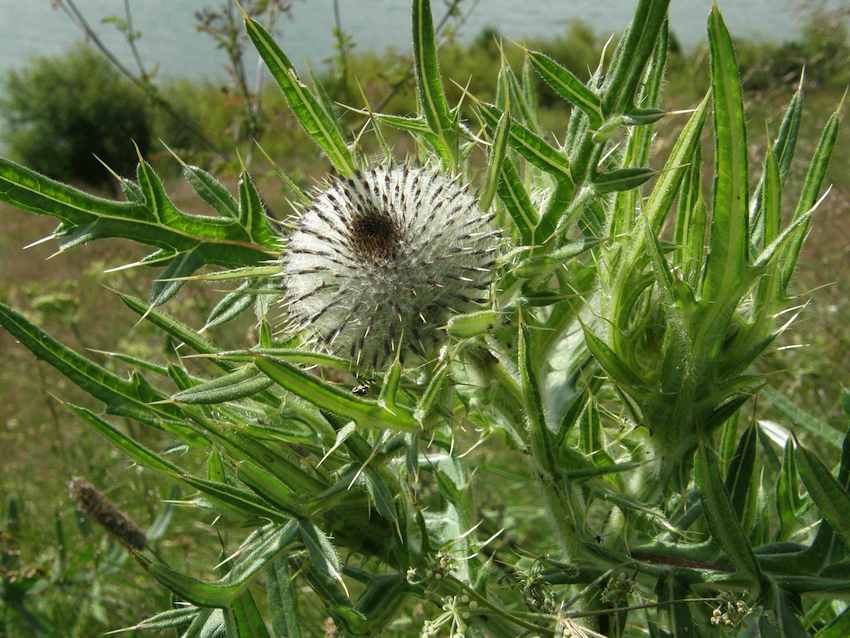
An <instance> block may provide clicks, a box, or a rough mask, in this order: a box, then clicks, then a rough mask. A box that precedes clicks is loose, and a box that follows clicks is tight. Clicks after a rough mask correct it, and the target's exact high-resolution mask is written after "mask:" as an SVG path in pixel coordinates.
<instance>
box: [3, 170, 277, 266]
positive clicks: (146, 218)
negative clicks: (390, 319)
mask: <svg viewBox="0 0 850 638" xmlns="http://www.w3.org/2000/svg"><path fill="white" fill-rule="evenodd" d="M139 166H140V172H139V174H140V176H142V178H143V179H144V183H143V184H142V186H143V187H142V188H141V189H140V190H141V192H142V194H143V196H144V201H129V202H119V201H114V200H109V199H104V198H102V197H96V196H94V195H89V194H88V193H85V192H83V191H81V190H78V189H76V188H72V187H71V186H66V185H65V184H61V183H59V182H57V181H55V180H52V179H49V178H47V177H45V176H43V175H40V174H38V173H36V172H35V171H31V170H29V169H27V168H24V167H23V166H19V165H18V164H15V163H14V162H10V161H9V160H5V159H0V200H1V201H4V202H7V203H9V204H12V205H13V206H15V207H17V208H20V209H22V210H26V211H29V212H32V213H36V214H40V215H49V216H51V217H55V218H57V219H59V220H60V221H61V222H62V226H61V230H60V232H59V235H57V236H62V235H65V236H68V237H69V238H70V239H71V240H72V241H69V242H68V243H66V244H65V246H66V248H67V247H70V246H73V245H78V244H80V243H83V242H84V241H90V240H94V239H101V238H106V237H121V238H126V239H131V240H133V241H136V242H138V243H141V244H147V245H151V246H156V247H157V248H161V249H163V250H164V251H165V252H163V253H160V254H159V255H158V258H157V262H158V263H159V264H160V265H163V264H164V263H167V262H168V261H170V260H171V259H173V258H174V257H175V256H177V255H182V254H185V253H188V252H189V251H192V250H194V249H199V252H198V255H199V256H200V257H202V258H203V263H209V264H217V265H220V266H225V267H228V268H234V267H241V266H247V265H253V264H257V263H259V262H261V261H264V260H266V259H268V258H269V257H270V256H273V255H274V252H275V248H274V246H273V245H272V244H267V245H263V244H258V243H255V242H253V241H252V239H251V237H250V236H249V234H248V233H247V232H246V230H245V229H244V228H243V227H242V226H241V225H240V224H239V221H238V220H236V219H233V218H230V217H208V216H200V215H188V214H186V213H183V212H182V211H180V210H178V209H177V208H176V207H175V206H174V204H173V203H172V202H171V200H169V199H168V197H167V195H166V194H165V191H164V189H163V187H162V183H161V182H160V181H159V178H158V177H157V176H156V174H155V173H154V172H153V169H151V168H150V166H149V165H148V164H147V163H146V162H142V163H141V164H140V165H139Z"/></svg>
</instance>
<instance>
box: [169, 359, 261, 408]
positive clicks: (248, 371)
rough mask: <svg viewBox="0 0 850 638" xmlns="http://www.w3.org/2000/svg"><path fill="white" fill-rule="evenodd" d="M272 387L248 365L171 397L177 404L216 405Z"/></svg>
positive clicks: (258, 372) (259, 373)
mask: <svg viewBox="0 0 850 638" xmlns="http://www.w3.org/2000/svg"><path fill="white" fill-rule="evenodd" d="M271 385H272V381H271V379H269V378H268V377H266V376H265V375H264V374H262V373H261V372H260V371H259V370H257V369H256V368H255V367H254V366H251V365H248V366H245V367H243V368H240V369H239V370H235V371H233V372H231V373H229V374H226V375H224V376H221V377H218V378H216V379H212V380H210V381H207V382H205V383H201V384H199V385H196V386H193V387H191V388H189V389H188V390H183V391H182V392H178V393H177V394H175V395H173V396H172V397H171V399H172V401H177V402H178V403H200V404H216V403H225V402H227V401H235V400H237V399H242V398H245V397H251V396H254V395H255V394H257V393H258V392H261V391H263V390H265V389H266V388H268V387H269V386H271Z"/></svg>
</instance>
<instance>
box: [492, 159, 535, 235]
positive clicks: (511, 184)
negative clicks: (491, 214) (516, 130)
mask: <svg viewBox="0 0 850 638" xmlns="http://www.w3.org/2000/svg"><path fill="white" fill-rule="evenodd" d="M496 190H497V192H498V194H499V199H500V200H501V202H502V203H503V204H504V205H505V208H506V209H507V211H508V213H509V214H510V216H511V219H513V222H514V225H516V227H517V230H518V231H519V235H520V241H521V242H522V244H523V245H526V246H527V245H530V244H532V243H534V227H535V226H537V220H538V214H537V210H536V209H535V208H534V204H532V203H531V197H529V195H528V191H526V190H525V186H523V185H522V180H521V179H520V176H519V173H518V172H517V169H516V167H515V166H514V163H513V162H512V161H511V159H510V158H509V157H505V159H504V161H503V162H502V170H501V176H500V177H499V186H498V188H497V189H496Z"/></svg>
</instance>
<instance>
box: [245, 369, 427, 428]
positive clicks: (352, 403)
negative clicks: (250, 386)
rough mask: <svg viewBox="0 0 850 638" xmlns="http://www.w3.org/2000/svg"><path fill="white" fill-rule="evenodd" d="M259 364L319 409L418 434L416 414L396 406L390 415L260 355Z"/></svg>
mask: <svg viewBox="0 0 850 638" xmlns="http://www.w3.org/2000/svg"><path fill="white" fill-rule="evenodd" d="M255 365H256V366H257V367H258V368H259V369H260V370H262V371H263V372H264V373H265V374H267V375H268V376H269V378H271V379H272V380H273V381H274V382H275V383H277V384H278V385H280V386H281V387H282V388H284V389H286V390H288V391H290V392H292V393H293V394H296V395H298V396H300V397H301V398H302V399H304V400H306V401H309V402H310V403H312V404H313V405H316V406H317V407H320V408H322V409H324V410H328V411H330V412H333V413H334V414H337V415H339V416H341V417H344V418H347V419H352V420H354V421H356V422H357V423H359V424H361V425H367V426H371V427H378V428H384V427H388V428H391V429H396V430H401V431H414V430H416V429H417V428H418V425H417V423H416V420H415V419H414V418H413V414H412V413H411V412H410V411H409V410H407V409H406V408H403V407H402V406H396V410H395V411H394V412H390V411H389V410H387V409H386V408H383V407H381V406H380V405H378V404H377V403H376V402H374V401H369V400H366V399H360V398H358V397H355V396H353V395H351V394H349V393H346V392H343V391H342V390H340V389H339V388H337V387H335V386H332V385H330V384H328V383H326V382H324V381H322V380H321V379H319V378H317V377H315V376H313V375H311V374H307V373H306V372H302V371H301V370H299V369H298V368H296V367H295V366H293V365H292V364H289V363H286V362H285V361H279V360H275V359H272V358H268V357H262V356H257V357H256V359H255Z"/></svg>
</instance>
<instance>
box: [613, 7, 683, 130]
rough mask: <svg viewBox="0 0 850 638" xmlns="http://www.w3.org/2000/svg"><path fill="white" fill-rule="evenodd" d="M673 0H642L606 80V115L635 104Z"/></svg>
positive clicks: (622, 111) (627, 108) (621, 111)
mask: <svg viewBox="0 0 850 638" xmlns="http://www.w3.org/2000/svg"><path fill="white" fill-rule="evenodd" d="M669 4H670V0H640V1H639V2H638V5H637V7H636V8H635V13H634V17H633V18H632V22H631V24H630V26H629V30H628V32H627V33H626V34H625V35H623V40H624V41H623V42H621V45H620V46H618V47H617V48H618V51H617V54H616V55H615V60H614V62H613V63H612V69H611V72H610V79H609V80H608V81H607V82H606V86H605V96H604V99H603V102H602V106H601V108H602V111H603V112H604V113H605V115H609V116H610V115H614V114H619V113H624V112H626V111H627V110H629V107H630V106H632V102H633V101H634V98H635V93H636V91H637V87H638V84H639V83H640V80H641V76H642V75H643V70H644V67H645V66H646V63H647V61H648V60H649V59H650V56H651V55H652V52H653V49H654V48H655V45H656V41H657V39H658V37H659V34H660V33H661V32H662V30H663V28H664V25H665V24H666V21H667V6H668V5H669Z"/></svg>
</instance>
